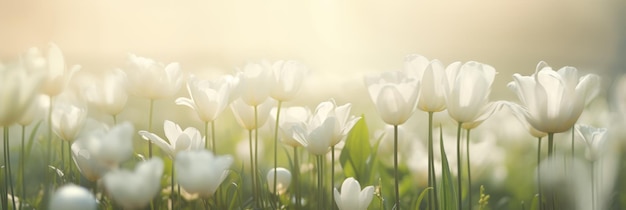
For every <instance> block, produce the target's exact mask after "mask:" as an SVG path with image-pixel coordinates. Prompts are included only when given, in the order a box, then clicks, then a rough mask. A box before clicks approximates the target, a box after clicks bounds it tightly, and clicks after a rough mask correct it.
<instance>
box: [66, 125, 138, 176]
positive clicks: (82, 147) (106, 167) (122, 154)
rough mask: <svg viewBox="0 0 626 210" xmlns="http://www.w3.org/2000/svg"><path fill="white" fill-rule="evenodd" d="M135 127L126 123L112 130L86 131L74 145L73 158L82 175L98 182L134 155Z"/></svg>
mask: <svg viewBox="0 0 626 210" xmlns="http://www.w3.org/2000/svg"><path fill="white" fill-rule="evenodd" d="M133 130H134V128H133V125H132V124H131V123H129V122H124V123H121V124H119V125H116V126H114V127H113V128H111V129H110V130H108V131H107V130H106V128H100V129H97V128H96V129H94V130H88V131H86V133H85V135H82V136H81V137H80V138H78V139H77V140H76V141H74V143H73V144H72V147H71V149H72V157H73V158H74V163H75V164H76V166H77V167H78V170H79V171H80V173H82V174H83V176H85V178H87V179H88V180H90V181H97V180H98V179H100V178H101V177H102V176H103V175H104V174H105V173H106V172H108V171H110V170H113V169H116V168H117V167H118V166H119V164H120V163H122V162H123V161H125V160H127V159H128V158H130V157H131V156H132V154H133V141H132V139H133V132H134V131H133Z"/></svg>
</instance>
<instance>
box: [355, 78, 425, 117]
mask: <svg viewBox="0 0 626 210" xmlns="http://www.w3.org/2000/svg"><path fill="white" fill-rule="evenodd" d="M365 85H366V86H367V90H368V92H369V95H370V97H371V98H372V101H373V102H374V104H375V105H376V110H377V111H378V114H379V115H380V117H381V118H382V119H383V121H384V122H385V123H387V124H389V125H401V124H404V122H406V120H408V119H409V118H410V117H411V115H413V111H415V103H416V102H417V98H418V92H417V88H418V87H419V82H418V81H417V80H415V79H411V78H408V77H407V76H406V74H405V73H403V72H385V73H383V74H381V75H380V76H366V77H365Z"/></svg>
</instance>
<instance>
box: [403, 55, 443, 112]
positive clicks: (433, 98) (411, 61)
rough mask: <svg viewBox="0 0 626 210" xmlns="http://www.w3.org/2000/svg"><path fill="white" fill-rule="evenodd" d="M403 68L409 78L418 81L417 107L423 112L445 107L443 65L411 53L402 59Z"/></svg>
mask: <svg viewBox="0 0 626 210" xmlns="http://www.w3.org/2000/svg"><path fill="white" fill-rule="evenodd" d="M404 70H405V72H406V74H407V76H408V77H409V78H413V79H415V80H417V81H419V84H420V86H419V90H418V95H419V99H418V101H417V108H418V109H420V110H422V111H425V112H440V111H443V110H445V109H446V95H445V92H446V86H447V85H448V84H447V83H448V81H447V77H446V71H445V66H444V65H443V64H442V63H441V61H439V60H436V59H435V60H432V61H429V60H428V59H427V58H426V57H424V56H421V55H417V54H411V55H407V56H406V57H405V60H404Z"/></svg>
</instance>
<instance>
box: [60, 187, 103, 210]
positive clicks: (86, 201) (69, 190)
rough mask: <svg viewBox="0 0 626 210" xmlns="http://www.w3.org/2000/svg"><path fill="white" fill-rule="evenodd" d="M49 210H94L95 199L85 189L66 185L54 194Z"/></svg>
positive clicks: (95, 207)
mask: <svg viewBox="0 0 626 210" xmlns="http://www.w3.org/2000/svg"><path fill="white" fill-rule="evenodd" d="M48 209H50V210H96V209H98V203H97V202H96V198H95V197H94V196H93V195H92V194H91V193H90V192H89V191H88V190H87V189H85V188H83V187H81V186H77V185H73V184H68V185H65V186H63V187H60V188H59V189H57V190H56V192H54V194H53V195H52V198H51V199H50V205H49V206H48Z"/></svg>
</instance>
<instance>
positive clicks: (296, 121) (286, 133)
mask: <svg viewBox="0 0 626 210" xmlns="http://www.w3.org/2000/svg"><path fill="white" fill-rule="evenodd" d="M276 112H277V109H276V108H274V109H272V110H271V111H270V116H273V119H272V120H273V122H276V117H275V116H276ZM281 112H282V114H281V119H280V123H279V125H278V130H279V131H280V132H279V133H280V136H281V138H280V140H281V141H282V142H283V143H284V144H286V145H288V146H290V147H300V146H303V145H302V142H300V141H298V140H296V139H295V138H294V132H295V131H296V130H297V129H298V128H304V127H305V126H306V122H307V121H308V120H309V117H311V110H309V109H308V108H306V107H299V106H296V107H287V108H283V109H281Z"/></svg>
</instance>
